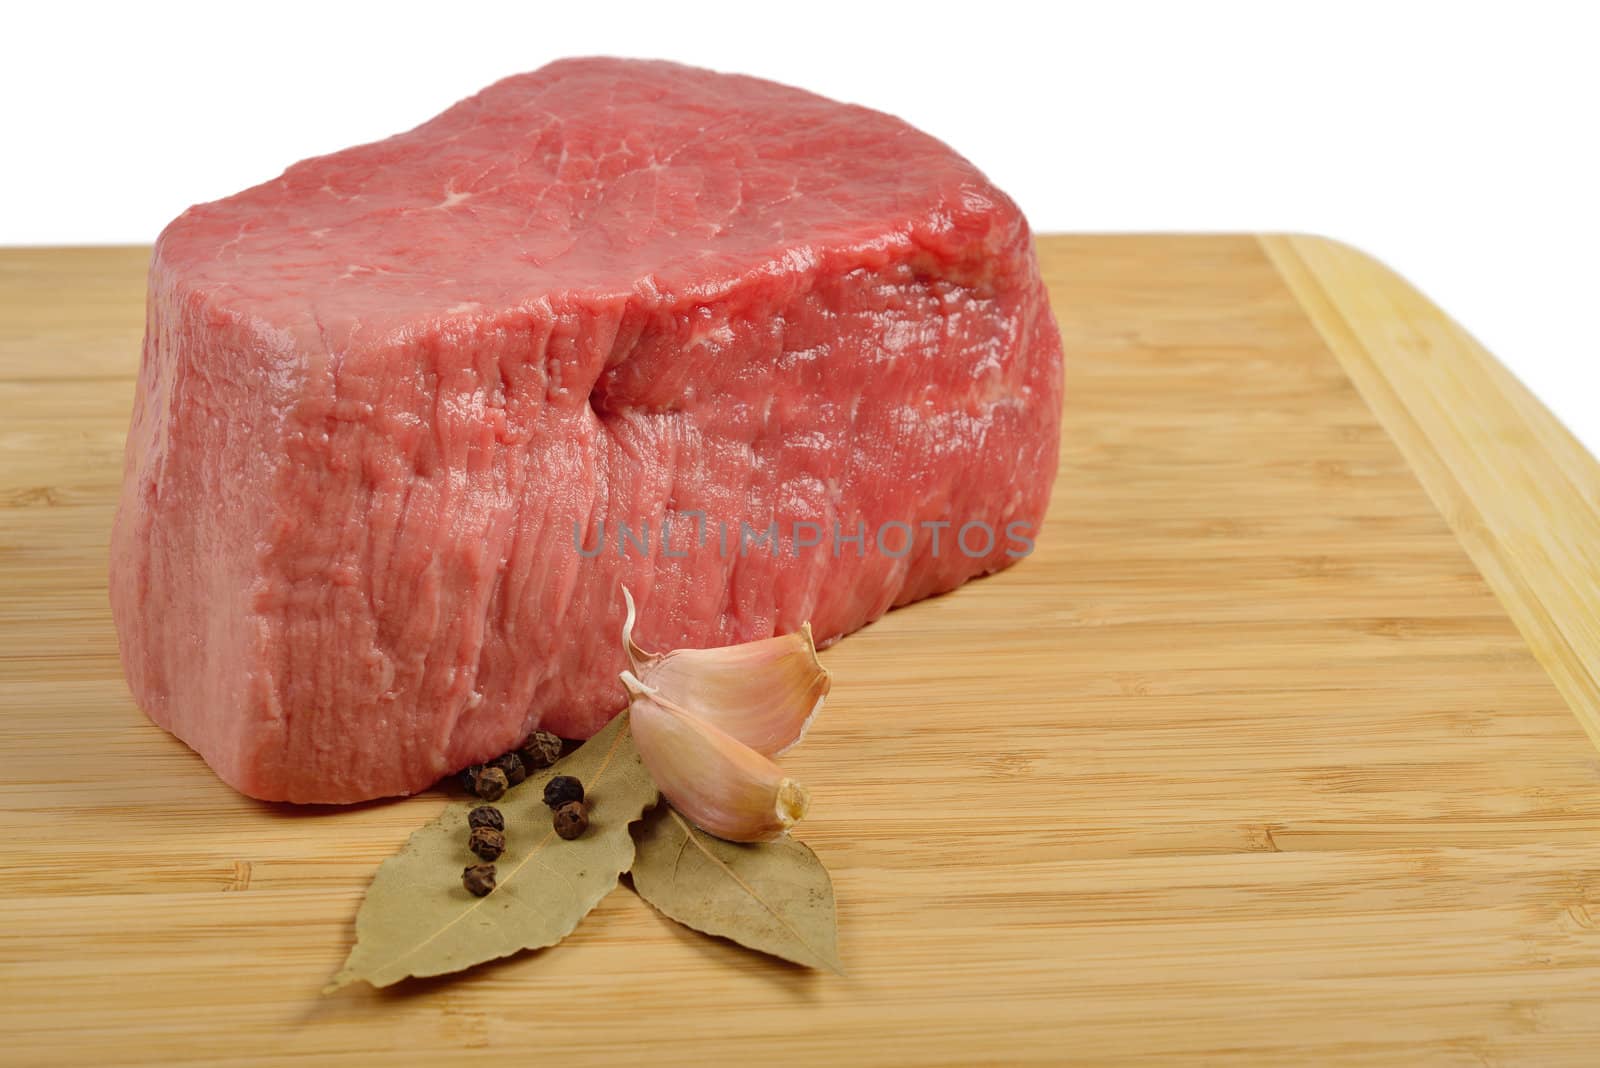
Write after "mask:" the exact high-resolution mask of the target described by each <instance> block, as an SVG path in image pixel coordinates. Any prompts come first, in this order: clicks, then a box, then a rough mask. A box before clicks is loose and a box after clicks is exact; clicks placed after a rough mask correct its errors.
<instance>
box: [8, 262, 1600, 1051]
mask: <svg viewBox="0 0 1600 1068" xmlns="http://www.w3.org/2000/svg"><path fill="white" fill-rule="evenodd" d="M1040 251H1041V258H1042V263H1043V266H1044V269H1045V271H1046V274H1047V277H1048V280H1049V282H1050V285H1051V291H1052V295H1053V298H1054V300H1055V302H1056V308H1057V311H1058V314H1059V317H1060V319H1061V323H1062V328H1063V331H1064V333H1065V336H1066V341H1067V347H1068V352H1069V361H1068V377H1067V390H1068V399H1067V422H1066V433H1065V440H1064V442H1063V446H1062V470H1061V477H1060V481H1059V483H1058V485H1057V488H1056V492H1055V499H1054V501H1053V505H1052V510H1051V514H1050V519H1049V522H1048V524H1047V528H1046V530H1045V531H1044V532H1043V533H1042V536H1041V538H1040V541H1039V549H1038V551H1037V552H1036V553H1035V554H1034V555H1033V556H1032V557H1030V558H1029V559H1027V560H1026V561H1024V562H1023V563H1022V564H1021V565H1020V566H1018V567H1016V568H1013V569H1012V570H1010V571H1007V572H1005V573H1003V574H1000V575H997V576H994V577H992V578H989V579H985V580H982V581H980V582H977V583H973V584H971V585H969V586H968V587H966V588H964V589H962V590H959V591H957V592H956V593H954V594H952V595H949V596H946V597H941V598H938V599H935V600H932V601H929V602H924V603H922V604H919V605H915V606H912V607H910V608H907V609H904V610H902V611H899V612H895V613H893V614H891V615H890V616H889V617H888V618H886V619H885V620H883V621H882V622H880V623H878V624H875V625H873V626H872V627H869V628H867V629H866V630H865V631H862V632H861V633H859V634H857V635H854V636H852V637H851V638H849V639H847V640H846V641H844V642H842V643H840V644H839V645H838V646H836V647H835V648H833V649H831V650H829V651H828V652H826V653H825V654H824V659H825V661H826V662H827V663H828V666H829V667H830V668H831V669H832V670H833V671H834V673H835V677H836V681H835V687H834V695H833V699H832V700H830V703H829V707H828V709H827V711H826V712H825V713H824V716H823V718H822V719H821V720H820V721H819V723H818V724H817V726H816V728H815V729H814V731H813V733H812V734H811V735H810V736H809V737H808V740H807V742H806V744H805V745H803V746H802V747H800V748H799V749H797V750H795V751H794V752H793V753H792V754H791V755H790V757H789V758H787V759H786V762H787V763H788V764H789V765H790V766H792V768H793V769H794V770H795V772H796V773H797V774H798V775H799V776H800V777H801V778H803V779H804V780H805V781H807V782H808V784H809V785H810V786H811V787H812V789H813V794H814V798H815V809H814V815H813V817H812V818H810V819H808V820H807V821H806V823H805V824H804V825H803V826H802V834H801V837H803V838H804V839H805V840H806V841H807V842H808V844H810V845H811V846H812V847H813V848H814V849H815V850H816V851H817V853H818V854H819V855H820V856H822V857H823V859H824V860H825V861H826V863H827V864H828V865H829V866H830V868H831V870H832V871H833V874H834V880H835V884H836V887H837V891H838V897H839V912H840V934H841V953H842V956H843V958H844V963H845V966H846V968H847V969H848V970H849V973H850V974H849V976H848V977H847V978H843V979H840V978H836V977H832V976H825V975H812V974H810V973H806V972H803V971H800V970H798V969H795V968H791V967H787V966H782V965H778V964H774V963H772V962H769V961H766V960H762V959H758V958H755V957H753V956H751V955H749V954H747V953H745V952H744V951H741V950H737V949H735V948H733V947H731V946H729V945H727V944H725V943H722V942H719V941H715V940H711V939H707V938H705V937H703V936H700V935H698V934H695V933H693V932H689V931H685V930H682V929H680V928H677V927H675V926H674V925H672V924H671V923H669V922H667V921H665V920H663V919H662V918H661V917H659V916H658V915H657V914H655V913H654V912H652V911H651V910H650V909H649V908H647V907H646V906H644V905H643V904H642V903H641V902H639V901H638V900H637V899H636V898H634V897H633V896H631V895H630V894H629V893H628V892H627V891H626V890H622V891H619V892H617V893H615V894H613V895H612V896H611V897H610V898H608V899H607V900H606V901H605V902H603V903H602V905H601V906H600V908H599V909H598V910H597V911H596V912H595V914H593V915H592V916H591V917H590V918H589V919H588V920H587V921H585V923H584V924H583V925H581V926H580V927H579V929H578V931H577V932H576V934H575V935H574V936H573V937H572V938H571V939H569V941H568V942H567V943H565V944H563V945H561V946H559V947H556V948H555V949H554V950H551V951H547V952H543V953H538V954H527V955H523V956H520V957H517V958H514V959H511V960H507V961H504V962H501V963H497V964H494V965H491V966H488V967H485V968H483V969H480V970H479V971H477V972H475V973H473V974H471V975H469V976H467V977H464V978H458V979H455V980H438V981H428V982H421V983H410V984H403V985H402V986H401V987H400V988H397V989H395V990H392V991H386V992H374V991H371V990H368V989H365V988H359V989H353V990H348V991H345V992H343V993H341V994H339V995H337V996H334V997H329V998H319V997H318V995H317V990H318V988H319V987H320V986H321V984H322V983H323V982H324V980H326V978H327V977H328V976H329V975H330V974H331V973H332V972H333V970H334V969H335V968H336V967H337V965H338V964H339V962H340V961H341V960H342V959H343V957H344V954H345V952H346V951H347V950H348V948H349V944H350V939H351V936H352V919H353V917H354V913H355V908H356V905H357V903H358V901H359V899H360V895H361V892H362V890H363V889H364V887H365V885H366V882H367V881H368V879H369V878H370V876H371V874H372V871H373V869H374V867H375V866H376V865H377V863H378V862H379V861H380V860H381V859H382V858H383V857H384V856H386V855H387V854H388V853H390V852H391V851H392V850H393V849H395V848H396V847H397V846H398V845H399V844H400V843H401V842H402V841H403V840H404V839H405V837H406V836H407V835H408V834H409V833H410V831H411V830H412V829H414V828H415V827H416V826H418V825H419V824H420V823H422V822H423V821H425V820H426V819H428V818H430V817H431V816H432V815H433V814H434V813H435V812H436V811H437V810H438V809H439V807H440V806H441V805H442V804H443V803H444V800H445V799H444V796H443V795H442V794H437V793H435V794H426V795H423V796H420V797H416V798H411V799H407V800H404V801H397V802H391V803H383V804H370V805H362V806H356V807H353V808H348V809H296V808H293V807H290V806H280V805H262V804H258V803H255V802H251V801H249V800H247V799H245V798H242V797H240V796H238V795H237V794H234V793H233V792H232V791H230V790H229V789H228V788H227V787H225V786H223V785H222V784H220V783H219V782H218V781H217V780H216V779H215V778H214V777H212V776H211V774H210V773H209V772H208V771H207V770H206V769H205V767H204V765H203V764H201V763H200V761H199V760H198V759H197V758H195V757H194V756H193V754H191V753H190V752H189V751H188V750H186V749H185V748H184V747H183V746H182V745H181V744H180V743H178V742H176V741H174V740H173V739H172V738H170V737H169V736H167V735H166V734H164V733H163V732H161V731H160V730H158V729H157V728H155V727H153V726H152V725H151V724H149V723H148V722H147V721H146V720H145V719H144V718H143V716H142V715H141V714H140V713H139V712H138V710H137V709H136V708H134V707H133V705H132V704H131V702H130V701H129V699H128V696H127V693H126V690H125V688H124V687H123V684H122V681H121V677H120V671H119V669H118V666H117V660H116V647H115V640H114V635H113V634H112V631H111V626H110V620H109V616H108V612H107V608H106V603H105V552H106V532H107V529H108V527H109V523H110V516H111V507H112V501H113V499H114V495H115V492H116V487H117V484H118V480H119V477H120V441H121V435H122V433H123V431H124V429H125V426H126V419H127V413H128V405H129V402H130V399H131V389H132V375H133V371H134V369H135V361H136V354H137V351H138V341H139V335H140V329H141V321H142V314H143V285H142V268H143V262H144V256H145V252H144V250H140V249H92V250H91V249H78V250H34V251H9V252H0V716H3V718H0V1032H3V1034H4V1036H5V1037H4V1042H3V1043H0V1063H7V1064H10V1063H15V1064H38V1063H43V1062H47V1061H48V1062H50V1063H58V1064H183V1063H192V1064H227V1065H272V1064H283V1063H307V1064H318V1065H321V1064H340V1065H342V1064H367V1063H371V1064H408V1063H418V1062H424V1061H450V1062H459V1060H460V1058H461V1057H462V1055H463V1054H464V1053H466V1052H468V1051H482V1052H483V1055H484V1056H485V1057H492V1058H500V1057H504V1058H506V1059H507V1060H508V1062H509V1061H510V1060H511V1059H513V1058H530V1057H531V1058H533V1059H536V1060H538V1061H539V1062H541V1063H557V1062H565V1063H582V1064H590V1063H629V1064H632V1063H639V1062H642V1061H648V1062H651V1063H663V1064H672V1063H698V1064H718V1063H735V1064H742V1063H748V1062H753V1061H757V1060H765V1061H771V1062H775V1063H780V1064H781V1063H796V1064H799V1063H806V1064H812V1063H816V1062H818V1061H827V1062H836V1063H848V1064H855V1063H885V1064H905V1063H916V1064H951V1065H970V1064H977V1063H994V1062H1004V1063H1023V1062H1035V1063H1061V1062H1064V1061H1078V1062H1096V1063H1136V1062H1137V1063H1171V1062H1174V1061H1179V1062H1202V1063H1227V1064H1283V1063H1286V1062H1287V1063H1308V1064H1319V1065H1320V1064H1331V1065H1340V1064H1350V1065H1372V1064H1404V1065H1416V1064H1463V1065H1482V1064H1501V1063H1540V1064H1574V1065H1577V1064H1592V1063H1594V1060H1595V1051H1596V1050H1597V1049H1600V755H1597V753H1596V751H1595V749H1594V747H1593V746H1592V745H1590V744H1589V741H1588V739H1587V738H1586V736H1585V734H1584V733H1583V730H1582V729H1581V728H1580V726H1579V719H1580V718H1589V717H1592V712H1593V707H1594V706H1593V705H1592V704H1586V703H1585V702H1586V701H1590V699H1591V698H1592V694H1593V690H1592V682H1593V679H1594V671H1595V668H1596V664H1597V660H1596V657H1595V646H1594V645H1592V644H1591V643H1590V641H1589V639H1590V638H1591V637H1592V630H1591V629H1590V628H1592V626H1593V620H1594V617H1593V615H1592V609H1593V601H1592V596H1591V597H1590V598H1588V599H1586V598H1585V596H1584V589H1583V586H1582V583H1583V581H1586V580H1587V578H1590V577H1592V574H1593V572H1592V571H1585V570H1584V569H1585V568H1592V566H1593V564H1594V557H1593V555H1592V554H1593V552H1594V548H1593V547H1594V545H1595V544H1596V543H1595V542H1594V540H1593V539H1592V537H1591V536H1590V535H1591V534H1592V529H1593V528H1592V527H1591V525H1590V524H1592V523H1593V521H1594V520H1593V514H1594V513H1593V508H1592V506H1593V504H1594V502H1595V500H1596V495H1595V492H1594V489H1595V486H1596V485H1600V482H1597V481H1596V477H1595V467H1594V464H1593V461H1592V460H1591V459H1590V458H1588V457H1587V456H1586V455H1584V454H1583V453H1582V452H1581V450H1578V449H1576V446H1575V445H1574V444H1573V443H1572V442H1571V439H1570V437H1567V436H1565V434H1564V432H1563V431H1561V430H1560V428H1559V427H1558V426H1557V425H1556V424H1554V422H1553V421H1551V420H1550V419H1549V417H1548V415H1547V414H1546V413H1545V412H1544V411H1543V409H1542V408H1540V407H1539V406H1538V405H1537V404H1536V403H1533V402H1532V401H1531V398H1529V397H1527V395H1526V394H1525V393H1524V392H1521V387H1520V386H1517V385H1516V383H1515V382H1514V381H1512V380H1510V378H1509V376H1507V375H1505V373H1504V371H1503V370H1501V369H1499V368H1498V365H1495V364H1494V363H1493V361H1492V360H1491V359H1490V358H1489V357H1488V356H1487V355H1486V354H1483V353H1482V352H1481V350H1479V349H1477V348H1476V347H1475V346H1473V345H1471V343H1470V341H1468V340H1467V339H1465V336H1464V335H1462V334H1461V333H1460V332H1459V330H1458V329H1457V328H1455V327H1454V326H1453V325H1452V324H1450V323H1449V321H1448V320H1447V319H1445V318H1444V317H1443V316H1442V315H1441V314H1440V313H1439V312H1438V311H1437V310H1436V309H1434V308H1432V307H1431V305H1428V304H1427V303H1426V302H1425V301H1422V300H1421V299H1420V298H1418V297H1417V296H1416V295H1415V293H1414V292H1413V291H1412V290H1410V289H1409V287H1406V286H1405V285H1404V283H1402V282H1400V281H1398V280H1397V279H1395V278H1394V277H1393V276H1392V275H1390V274H1389V273H1388V272H1386V271H1383V270H1382V269H1381V268H1378V267H1376V266H1375V265H1372V264H1370V261H1366V260H1364V259H1363V258H1361V257H1359V256H1358V255H1356V254H1353V253H1350V252H1348V251H1347V250H1344V249H1342V248H1341V247H1338V246H1332V245H1327V244H1324V243H1319V242H1316V241H1314V240H1311V239H1303V238H1294V239H1277V238H1272V239H1265V241H1264V242H1263V241H1258V240H1257V239H1256V238H1254V237H1249V236H1213V237H1157V236H1151V237H1075V238H1045V239H1042V240H1041V242H1040ZM1375 413H1376V414H1375ZM1491 440H1492V441H1493V442H1494V443H1495V445H1494V449H1493V451H1488V450H1487V447H1486V442H1488V441H1491ZM1497 476H1498V477H1497ZM1585 501H1587V502H1588V504H1589V505H1590V506H1591V507H1590V510H1589V511H1588V512H1585V511H1584V510H1583V507H1582V505H1583V503H1584V502H1585ZM1441 510H1442V512H1443V515H1441ZM1447 520H1448V521H1447ZM1585 554H1589V555H1585ZM1486 576H1487V581H1486ZM1563 583H1565V585H1564V584H1563ZM1592 589H1593V587H1592V586H1591V587H1590V592H1591V594H1592ZM1497 595H1498V596H1497ZM1586 613H1589V614H1586ZM1530 645H1531V646H1532V649H1531V650H1530ZM1585 680H1587V682H1586V681H1585ZM1586 687H1591V688H1586ZM1574 713H1577V718H1575V715H1574ZM1589 721H1590V722H1591V723H1592V722H1593V721H1592V718H1590V719H1589Z"/></svg>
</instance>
